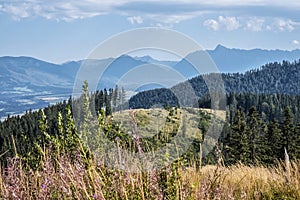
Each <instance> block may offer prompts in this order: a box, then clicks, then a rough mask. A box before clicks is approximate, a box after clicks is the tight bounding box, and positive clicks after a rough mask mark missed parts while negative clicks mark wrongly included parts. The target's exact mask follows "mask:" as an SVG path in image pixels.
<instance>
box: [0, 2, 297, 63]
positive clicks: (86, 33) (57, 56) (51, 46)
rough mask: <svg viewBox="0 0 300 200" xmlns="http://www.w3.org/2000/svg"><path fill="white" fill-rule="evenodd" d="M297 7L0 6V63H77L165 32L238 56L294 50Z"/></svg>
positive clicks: (212, 4) (294, 4) (231, 4)
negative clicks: (130, 34)
mask: <svg viewBox="0 0 300 200" xmlns="http://www.w3.org/2000/svg"><path fill="white" fill-rule="evenodd" d="M299 13H300V1H298V0H294V1H291V0H286V1H281V0H244V1H234V0H211V1H202V0H177V1H168V0H165V1H158V0H152V1H147V0H140V1H136V0H115V1H111V0H101V1H100V0H99V1H97V0H81V1H65V0H51V1H46V0H10V1H2V0H0V56H4V55H11V56H21V55H24V56H32V57H35V58H38V59H42V60H46V61H49V62H54V63H62V62H66V61H70V60H80V59H84V58H86V57H87V56H88V54H89V53H90V52H91V51H92V50H93V49H94V48H95V47H96V46H97V45H98V44H99V43H101V42H102V41H104V40H105V39H107V38H108V37H110V36H112V35H115V34H118V33H119V32H122V31H126V30H130V29H134V28H141V27H149V26H155V27H166V28H170V29H174V30H176V31H180V32H182V33H184V34H186V35H188V36H190V37H192V38H193V39H195V40H196V41H197V42H198V43H199V44H200V45H201V46H202V47H203V48H205V49H214V48H215V46H216V45H217V44H222V45H224V46H226V47H230V48H242V49H253V48H263V49H285V50H292V49H296V48H300V14H299Z"/></svg>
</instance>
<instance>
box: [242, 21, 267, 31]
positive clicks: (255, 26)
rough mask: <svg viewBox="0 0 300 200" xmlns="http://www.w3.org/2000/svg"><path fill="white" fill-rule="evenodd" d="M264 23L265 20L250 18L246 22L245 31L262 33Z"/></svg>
mask: <svg viewBox="0 0 300 200" xmlns="http://www.w3.org/2000/svg"><path fill="white" fill-rule="evenodd" d="M264 23H265V19H263V18H257V17H252V18H250V19H249V20H247V21H246V27H245V29H246V30H250V31H254V32H258V31H262V30H263V28H264Z"/></svg>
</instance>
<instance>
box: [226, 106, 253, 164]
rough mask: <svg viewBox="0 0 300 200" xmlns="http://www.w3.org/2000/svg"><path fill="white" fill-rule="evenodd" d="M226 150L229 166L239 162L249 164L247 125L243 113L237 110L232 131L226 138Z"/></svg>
mask: <svg viewBox="0 0 300 200" xmlns="http://www.w3.org/2000/svg"><path fill="white" fill-rule="evenodd" d="M225 141H226V143H225V144H224V147H223V148H224V149H225V151H226V154H227V155H226V157H227V158H228V159H227V164H234V163H236V162H238V161H242V162H243V163H245V164H247V163H249V156H250V151H249V139H248V136H247V125H246V120H245V117H244V114H243V112H242V111H241V110H240V109H239V110H237V112H236V114H235V116H234V120H233V124H232V125H231V131H230V133H229V134H228V135H227V136H226V139H225Z"/></svg>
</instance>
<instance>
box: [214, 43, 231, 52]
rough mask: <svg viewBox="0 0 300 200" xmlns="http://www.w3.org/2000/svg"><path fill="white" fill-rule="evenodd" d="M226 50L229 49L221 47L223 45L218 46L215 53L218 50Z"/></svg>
mask: <svg viewBox="0 0 300 200" xmlns="http://www.w3.org/2000/svg"><path fill="white" fill-rule="evenodd" d="M225 49H228V48H227V47H225V46H223V45H221V44H218V45H217V46H216V48H215V51H218V50H225Z"/></svg>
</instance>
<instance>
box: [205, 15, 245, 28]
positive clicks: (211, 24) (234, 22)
mask: <svg viewBox="0 0 300 200" xmlns="http://www.w3.org/2000/svg"><path fill="white" fill-rule="evenodd" d="M203 25H204V26H207V27H208V28H209V29H212V30H214V31H217V30H227V31H233V30H236V29H238V28H239V27H240V22H239V20H238V19H237V18H236V17H223V16H219V18H218V20H214V19H208V20H205V21H204V23H203Z"/></svg>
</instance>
